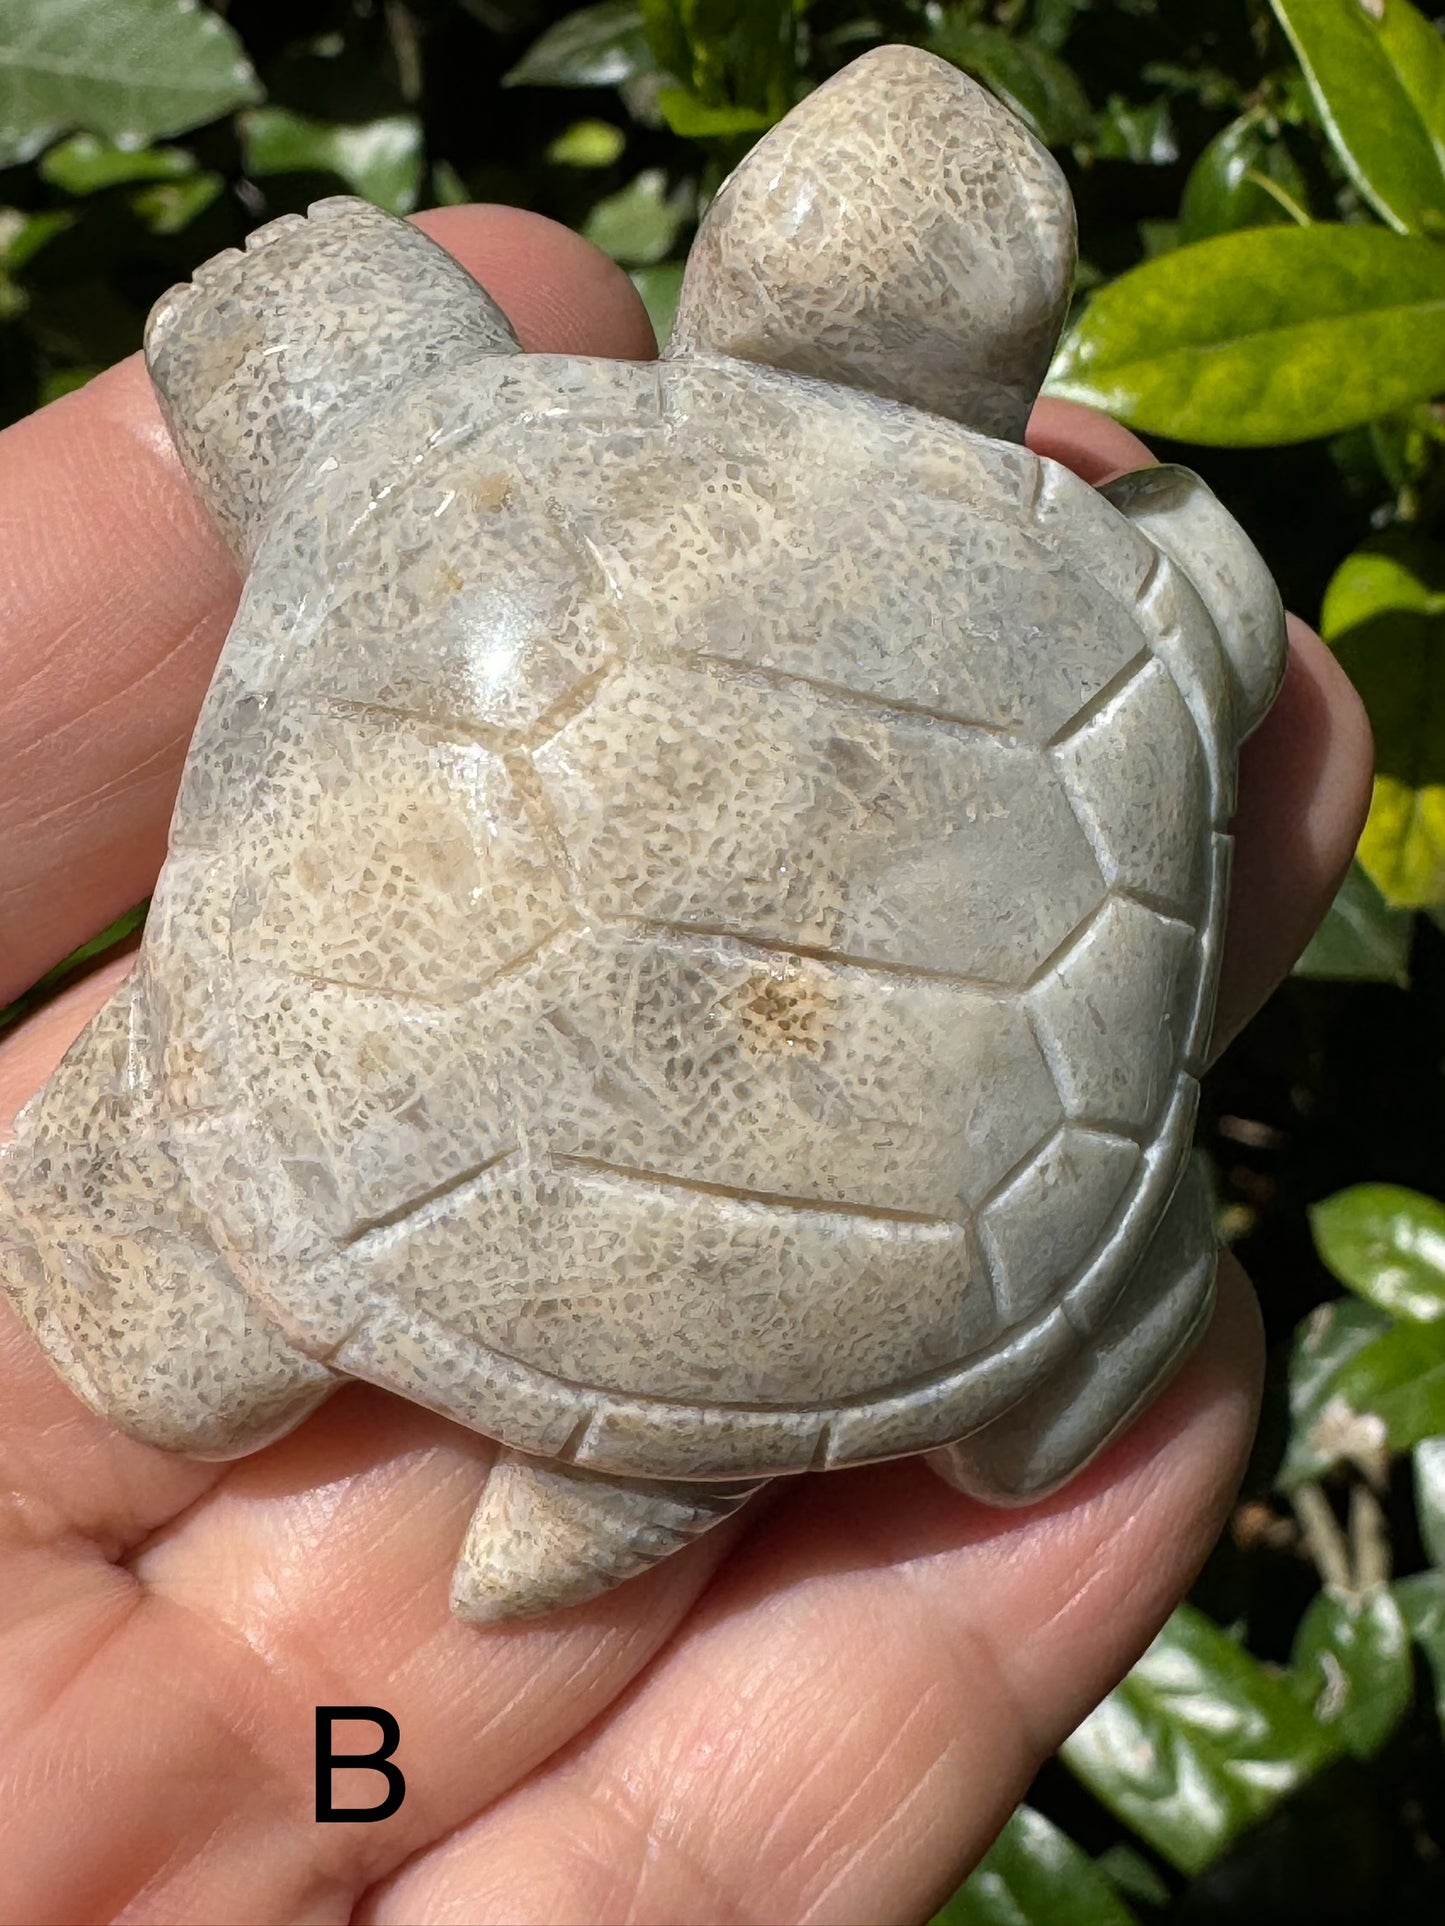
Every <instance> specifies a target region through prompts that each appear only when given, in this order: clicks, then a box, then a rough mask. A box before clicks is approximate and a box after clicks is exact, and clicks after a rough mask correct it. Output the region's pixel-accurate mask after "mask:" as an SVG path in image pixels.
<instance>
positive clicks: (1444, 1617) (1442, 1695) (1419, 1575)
mask: <svg viewBox="0 0 1445 1926" xmlns="http://www.w3.org/2000/svg"><path fill="white" fill-rule="evenodd" d="M1391 1589H1392V1590H1393V1591H1394V1594H1395V1602H1396V1604H1397V1605H1398V1606H1399V1607H1400V1614H1401V1616H1402V1618H1403V1619H1404V1621H1405V1625H1406V1628H1407V1629H1408V1631H1409V1634H1410V1636H1411V1638H1412V1639H1414V1641H1415V1643H1416V1645H1418V1646H1419V1648H1420V1650H1421V1652H1422V1653H1423V1654H1424V1657H1425V1662H1426V1663H1427V1664H1428V1666H1429V1667H1430V1674H1431V1677H1432V1678H1433V1679H1434V1681H1435V1716H1436V1718H1437V1720H1438V1721H1439V1723H1440V1726H1441V1729H1442V1731H1445V1572H1414V1573H1412V1574H1411V1576H1410V1577H1409V1578H1397V1579H1396V1580H1395V1583H1394V1585H1393V1587H1392V1588H1391Z"/></svg>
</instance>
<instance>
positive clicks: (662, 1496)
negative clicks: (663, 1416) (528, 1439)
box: [452, 1451, 760, 1625]
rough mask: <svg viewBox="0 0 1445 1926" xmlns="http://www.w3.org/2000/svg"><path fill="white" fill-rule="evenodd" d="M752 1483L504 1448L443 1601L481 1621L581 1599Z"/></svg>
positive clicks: (685, 1536) (734, 1500)
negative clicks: (688, 1478) (611, 1472)
mask: <svg viewBox="0 0 1445 1926" xmlns="http://www.w3.org/2000/svg"><path fill="white" fill-rule="evenodd" d="M759 1488H760V1486H759V1484H758V1482H757V1481H754V1482H751V1483H746V1484H701V1483H698V1484H693V1483H682V1482H680V1481H675V1480H669V1479H662V1478H609V1477H606V1476H604V1475H603V1474H602V1473H600V1472H593V1471H583V1470H581V1469H579V1468H578V1467H576V1466H573V1465H566V1464H558V1463H556V1462H553V1461H549V1460H546V1459H540V1458H524V1457H522V1456H520V1455H519V1454H518V1453H516V1452H512V1451H504V1452H502V1453H501V1455H500V1456H499V1457H498V1459H497V1462H496V1464H495V1465H494V1466H493V1467H492V1471H491V1475H490V1476H489V1477H488V1479H487V1482H486V1486H485V1488H484V1490H483V1492H482V1496H481V1500H480V1502H479V1503H478V1505H477V1509H476V1514H475V1516H474V1517H473V1519H472V1524H471V1529H470V1530H469V1531H468V1533H467V1541H466V1544H465V1546H464V1547H463V1550H462V1555H461V1558H460V1560H459V1561H458V1564H457V1569H456V1576H455V1577H454V1579H453V1580H452V1610H453V1611H454V1612H455V1613H456V1614H457V1616H458V1617H459V1618H464V1619H467V1620H469V1621H470V1622H471V1623H472V1624H474V1625H484V1624H493V1623H496V1622H499V1621H502V1620H505V1619H513V1618H535V1617H538V1616H539V1615H540V1614H541V1613H543V1612H553V1611H556V1610H557V1609H558V1608H559V1607H561V1606H564V1605H581V1604H583V1603H585V1602H586V1600H588V1599H589V1598H597V1597H599V1596H600V1595H601V1594H602V1593H603V1592H606V1591H610V1590H611V1589H612V1587H613V1586H614V1585H620V1584H621V1583H622V1581H623V1579H625V1578H634V1577H636V1575H637V1574H638V1573H639V1572H644V1571H646V1570H647V1569H648V1567H649V1566H652V1565H655V1564H657V1563H658V1561H659V1560H660V1559H663V1558H666V1557H667V1555H668V1554H669V1553H670V1552H675V1551H678V1550H680V1549H681V1548H682V1546H684V1545H686V1544H688V1543H689V1542H690V1541H691V1540H692V1539H694V1538H697V1537H700V1536H701V1534H702V1533H703V1532H705V1531H707V1530H709V1529H710V1528H711V1527H712V1526H713V1525H715V1524H718V1523H719V1522H720V1521H721V1520H722V1519H724V1518H728V1517H731V1515H732V1514H733V1512H735V1511H737V1510H738V1508H739V1507H740V1506H741V1505H742V1504H744V1503H745V1502H746V1500H747V1499H749V1498H750V1497H751V1496H752V1494H753V1493H754V1492H755V1491H757V1490H758V1489H759Z"/></svg>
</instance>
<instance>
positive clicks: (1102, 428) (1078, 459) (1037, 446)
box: [1028, 395, 1156, 487]
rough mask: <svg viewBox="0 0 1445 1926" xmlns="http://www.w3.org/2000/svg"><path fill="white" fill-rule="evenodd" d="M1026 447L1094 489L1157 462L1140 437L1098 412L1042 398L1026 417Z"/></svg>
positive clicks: (1073, 404) (1045, 396) (1075, 404)
mask: <svg viewBox="0 0 1445 1926" xmlns="http://www.w3.org/2000/svg"><path fill="white" fill-rule="evenodd" d="M1028 445H1029V447H1030V448H1032V449H1033V451H1034V453H1035V454H1036V455H1047V456H1048V457H1049V458H1050V459H1051V460H1052V461H1058V462H1062V463H1063V465H1064V466H1065V468H1072V469H1073V471H1074V473H1075V474H1076V475H1082V476H1083V478H1084V480H1085V481H1086V482H1092V483H1093V484H1094V485H1095V487H1098V485H1099V484H1100V483H1101V482H1106V481H1111V480H1112V479H1113V478H1114V476H1115V475H1127V474H1128V473H1129V472H1130V471H1131V470H1132V469H1135V468H1148V467H1149V466H1150V465H1151V464H1152V463H1153V462H1154V460H1155V459H1156V457H1155V456H1154V455H1153V454H1152V453H1151V452H1150V450H1149V449H1148V448H1147V447H1146V446H1145V444H1144V443H1143V442H1142V441H1140V439H1139V437H1138V436H1137V435H1135V434H1131V433H1130V431H1129V430H1128V429H1127V428H1125V427H1124V426H1123V425H1122V423H1120V422H1117V421H1115V420H1113V419H1112V418H1111V417H1110V416H1109V415H1101V414H1100V413H1099V411H1098V409H1097V408H1085V407H1083V406H1081V405H1080V403H1078V402H1077V401H1055V400H1054V399H1053V398H1052V397H1051V396H1049V395H1044V396H1042V397H1041V398H1040V400H1038V401H1036V402H1035V403H1034V411H1033V414H1032V415H1031V416H1030V417H1029V430H1028Z"/></svg>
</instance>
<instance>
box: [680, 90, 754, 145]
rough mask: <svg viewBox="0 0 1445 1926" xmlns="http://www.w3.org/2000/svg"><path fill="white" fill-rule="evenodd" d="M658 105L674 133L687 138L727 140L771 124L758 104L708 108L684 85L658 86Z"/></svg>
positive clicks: (752, 132)
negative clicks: (685, 88)
mask: <svg viewBox="0 0 1445 1926" xmlns="http://www.w3.org/2000/svg"><path fill="white" fill-rule="evenodd" d="M657 104H658V106H659V108H660V109H661V110H662V117H663V119H664V120H665V121H666V122H667V124H668V126H669V127H670V128H671V129H672V131H673V133H674V134H681V135H683V136H684V137H685V138H686V139H688V140H726V139H730V138H731V137H732V136H733V135H735V134H756V133H759V132H761V131H762V130H763V129H764V128H766V127H768V126H770V125H771V123H770V121H769V119H768V116H767V115H766V114H762V113H759V112H758V110H757V108H755V107H707V106H704V104H703V103H702V101H700V100H698V99H697V98H696V97H695V96H694V95H692V94H690V93H687V92H686V91H685V90H684V89H683V88H681V87H661V88H659V89H658V94H657Z"/></svg>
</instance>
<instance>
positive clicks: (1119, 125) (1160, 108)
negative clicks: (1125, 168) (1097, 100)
mask: <svg viewBox="0 0 1445 1926" xmlns="http://www.w3.org/2000/svg"><path fill="white" fill-rule="evenodd" d="M1090 145H1091V148H1092V150H1093V153H1094V156H1095V158H1096V159H1098V160H1121V161H1133V163H1134V164H1135V166H1136V167H1170V166H1172V165H1173V163H1174V162H1175V161H1177V160H1178V158H1179V142H1178V141H1177V140H1176V138H1175V135H1174V116H1173V114H1172V113H1171V112H1170V109H1169V102H1168V101H1167V100H1153V101H1150V102H1149V103H1148V104H1147V106H1143V107H1136V106H1133V105H1131V104H1130V102H1129V101H1127V100H1125V99H1124V98H1123V96H1122V95H1120V94H1110V96H1109V98H1108V100H1107V101H1106V102H1105V103H1104V111H1103V112H1102V113H1101V114H1100V115H1099V123H1098V128H1097V131H1096V133H1095V135H1094V138H1093V140H1092V142H1091V143H1090Z"/></svg>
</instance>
